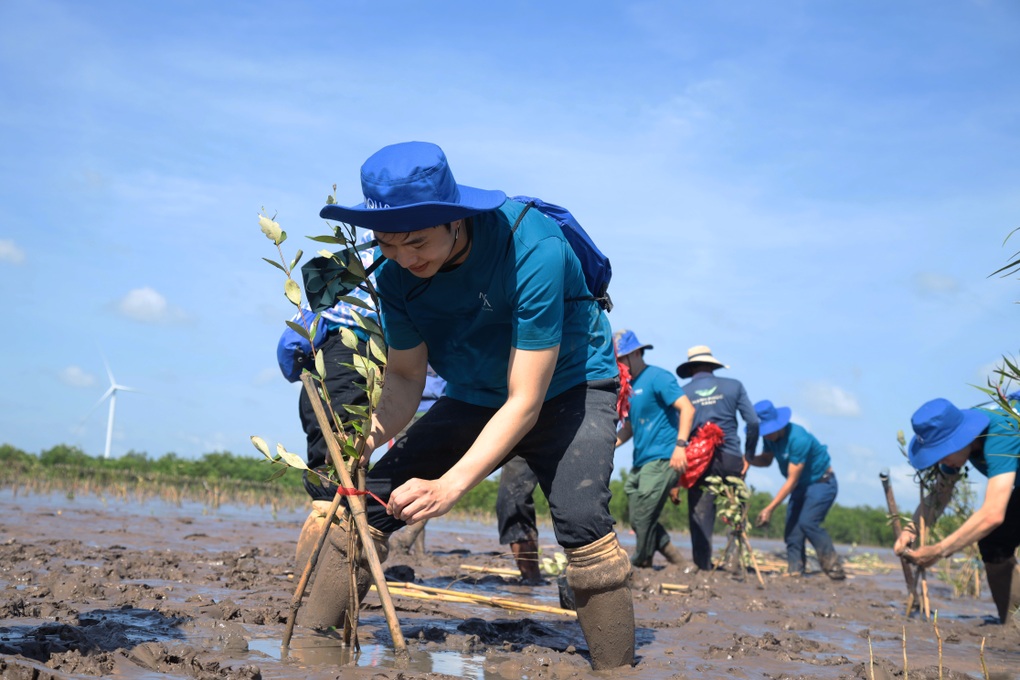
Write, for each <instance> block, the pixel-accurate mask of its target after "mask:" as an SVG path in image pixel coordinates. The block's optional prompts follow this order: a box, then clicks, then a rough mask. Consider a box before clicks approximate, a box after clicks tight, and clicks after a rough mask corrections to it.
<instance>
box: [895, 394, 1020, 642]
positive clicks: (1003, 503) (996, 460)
mask: <svg viewBox="0 0 1020 680" xmlns="http://www.w3.org/2000/svg"><path fill="white" fill-rule="evenodd" d="M1012 404H1013V406H1014V408H1015V407H1016V402H1012ZM911 425H912V426H913V428H914V435H915V436H914V437H913V438H912V439H911V440H910V446H909V447H908V449H907V456H908V459H909V460H910V464H911V465H912V466H914V468H915V469H917V470H926V469H928V468H930V467H932V466H933V465H938V471H937V477H936V484H935V488H934V490H933V492H932V493H931V494H930V495H929V496H928V497H926V498H925V499H924V500H923V501H922V502H921V505H920V506H919V507H918V508H917V511H916V512H915V513H914V521H913V523H911V525H910V526H908V527H907V528H905V529H904V530H903V532H902V533H901V534H900V537H899V538H898V539H897V541H896V546H895V551H896V553H897V554H899V555H903V556H904V557H906V558H907V559H909V560H910V561H911V562H913V563H914V564H917V565H918V566H920V567H929V566H931V565H933V564H935V563H936V562H938V561H939V559H941V558H943V557H949V556H950V555H952V554H953V553H955V552H957V551H959V550H962V549H963V548H965V547H966V546H968V545H971V544H972V543H975V542H976V543H977V545H978V550H980V551H981V559H982V560H983V561H984V563H985V576H986V577H987V579H988V589H989V590H990V591H991V593H992V600H994V601H995V606H996V609H998V612H999V620H1000V621H1001V622H1002V623H1006V622H1007V621H1008V620H1009V619H1010V618H1011V617H1013V616H1015V614H1016V609H1017V607H1020V567H1018V566H1017V561H1016V557H1015V554H1016V550H1017V547H1018V546H1020V494H1018V493H1017V490H1016V473H1017V467H1018V463H1020V428H1018V423H1017V420H1016V416H1015V415H1011V414H1008V413H1006V412H1005V411H1003V410H1001V409H994V410H991V411H984V410H982V409H976V408H972V409H964V410H960V409H958V408H957V407H956V406H954V405H953V404H952V402H950V401H948V400H946V399H932V400H931V401H929V402H926V403H925V404H923V405H922V406H921V408H919V409H917V411H916V412H915V413H914V415H913V417H912V418H911ZM968 463H970V464H971V465H972V466H974V469H975V470H977V471H978V472H979V473H981V474H982V475H984V476H985V477H987V478H988V485H987V486H986V487H985V500H984V502H983V503H981V507H980V508H978V509H977V510H975V511H974V513H973V514H972V515H971V516H970V517H968V518H967V519H966V521H964V523H963V524H962V525H960V528H958V529H957V530H956V531H954V532H953V533H951V534H949V535H948V536H946V537H945V538H943V539H942V540H941V541H938V542H936V543H932V544H931V545H926V546H924V547H923V548H922V547H917V548H914V547H911V546H912V544H913V542H914V539H916V538H917V524H918V520H919V518H920V517H922V516H923V517H924V519H925V522H926V523H927V526H931V525H932V524H933V523H934V522H935V520H936V519H938V517H939V515H940V514H941V513H942V511H943V510H944V509H945V506H946V504H947V503H948V501H949V499H950V498H951V497H952V492H953V487H954V486H955V484H956V482H957V481H959V480H960V479H961V477H963V474H962V471H963V467H964V466H965V465H966V464H968Z"/></svg>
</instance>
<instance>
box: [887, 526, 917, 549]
mask: <svg viewBox="0 0 1020 680" xmlns="http://www.w3.org/2000/svg"><path fill="white" fill-rule="evenodd" d="M915 538H917V536H916V535H915V534H914V532H913V531H908V530H906V529H904V530H903V531H901V532H900V536H899V538H897V539H896V543H895V544H894V545H893V552H894V553H896V554H897V555H903V553H905V552H906V551H907V550H909V549H910V546H911V545H913V543H914V539H915Z"/></svg>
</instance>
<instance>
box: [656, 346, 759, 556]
mask: <svg viewBox="0 0 1020 680" xmlns="http://www.w3.org/2000/svg"><path fill="white" fill-rule="evenodd" d="M720 368H729V366H726V365H725V364H723V363H722V362H721V361H719V360H718V359H716V358H715V357H714V356H712V350H711V349H709V348H708V346H706V345H696V346H694V347H691V348H690V349H689V350H687V361H685V362H684V363H682V364H680V365H679V366H677V367H676V374H677V375H678V376H680V378H681V379H687V378H690V382H688V383H687V384H686V385H684V394H686V395H687V397H688V398H689V399H690V400H691V403H692V404H694V409H695V411H694V432H695V434H696V435H699V434H700V429H701V427H702V426H703V425H704V424H705V423H715V424H716V425H718V426H719V427H720V428H721V429H722V431H723V441H722V443H721V444H720V445H719V446H717V447H716V448H715V450H714V452H713V453H712V460H711V462H710V463H709V464H708V468H707V469H706V470H705V474H704V475H702V476H701V478H700V479H699V480H698V481H696V482H695V483H694V485H693V486H691V488H690V490H689V491H688V493H687V518H688V522H689V524H690V529H691V554H692V556H693V558H694V564H695V566H697V567H698V569H702V570H709V569H711V568H712V533H713V532H714V531H715V514H716V507H715V494H714V493H712V492H711V491H710V490H709V485H708V483H707V482H706V481H705V480H706V479H707V478H708V477H712V476H718V477H722V478H723V479H726V477H741V478H742V477H743V476H744V473H745V472H747V459H750V458H751V456H753V455H754V450H755V448H756V447H757V445H758V416H757V415H755V413H754V407H753V406H752V405H751V400H750V399H749V398H748V396H747V390H745V389H744V385H743V384H742V383H741V382H740V381H739V380H734V379H733V378H720V377H716V376H715V371H716V370H718V369H720ZM738 413H739V414H740V416H741V418H743V420H744V424H745V425H746V426H747V441H746V442H745V447H744V453H743V456H744V457H742V456H741V451H740V434H739V432H738V431H737V414H738ZM733 546H734V547H736V543H733ZM738 554H739V551H737V550H733V551H732V553H731V555H732V556H733V557H734V558H735V557H736V555H738ZM729 561H730V560H727V562H729ZM737 567H738V565H736V564H733V565H729V564H727V568H730V569H736V568H737Z"/></svg>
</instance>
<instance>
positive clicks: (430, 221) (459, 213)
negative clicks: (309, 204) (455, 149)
mask: <svg viewBox="0 0 1020 680" xmlns="http://www.w3.org/2000/svg"><path fill="white" fill-rule="evenodd" d="M361 191H362V193H363V194H364V196H365V201H364V202H363V203H359V204H358V205H352V206H350V207H344V206H342V205H327V206H326V207H325V208H323V209H322V210H320V211H319V217H322V218H325V219H327V220H337V221H339V222H345V223H347V224H352V225H354V226H356V227H364V228H366V229H372V230H374V231H384V232H408V231H418V230H420V229H428V228H430V227H435V226H438V225H440V224H446V223H447V222H453V221H455V220H460V219H464V218H465V217H471V216H472V215H477V214H478V213H481V212H485V211H487V210H495V209H496V208H498V207H499V206H501V205H503V202H504V201H505V200H506V194H504V193H503V192H502V191H498V190H493V191H489V190H486V189H476V188H474V187H469V186H464V185H463V184H457V182H456V181H455V180H454V179H453V172H451V170H450V164H449V163H448V162H447V160H446V154H444V153H443V150H442V149H440V148H439V147H438V146H436V145H435V144H429V143H428V142H403V143H401V144H391V145H390V146H384V147H383V148H382V149H380V150H379V151H376V152H375V153H374V154H372V156H371V157H369V159H368V160H367V161H365V163H364V165H362V166H361Z"/></svg>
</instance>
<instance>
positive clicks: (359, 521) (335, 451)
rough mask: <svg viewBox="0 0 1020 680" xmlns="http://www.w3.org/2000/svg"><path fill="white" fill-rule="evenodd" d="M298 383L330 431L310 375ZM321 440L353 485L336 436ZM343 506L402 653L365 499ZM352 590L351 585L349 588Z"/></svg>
mask: <svg viewBox="0 0 1020 680" xmlns="http://www.w3.org/2000/svg"><path fill="white" fill-rule="evenodd" d="M301 383H302V384H303V385H304V386H305V391H306V392H307V393H308V400H309V401H310V402H312V410H314V411H315V419H316V420H317V421H318V423H319V427H320V428H321V429H322V431H323V433H327V432H328V433H330V434H332V433H333V427H332V426H331V425H330V422H329V420H328V419H327V418H326V412H325V409H323V407H322V400H321V399H320V398H319V393H318V390H316V388H315V383H313V382H312V375H311V374H310V373H308V372H307V371H306V372H304V373H302V374H301ZM325 440H326V446H327V447H328V448H329V455H330V458H331V459H332V461H333V467H334V468H336V471H337V473H338V474H339V475H340V482H341V483H342V484H343V485H344V486H345V487H347V488H354V483H353V482H352V481H351V474H350V472H349V471H348V470H347V466H346V465H345V464H344V459H343V455H342V454H341V452H340V447H339V445H338V444H337V441H336V437H335V436H327V437H325ZM347 507H348V508H349V509H350V512H351V515H352V516H353V517H354V524H355V526H356V527H357V528H358V535H359V536H360V537H361V549H362V550H364V551H365V558H366V559H367V561H368V566H369V571H370V572H371V574H372V580H373V581H374V582H375V584H376V586H377V587H378V590H379V600H380V601H381V602H382V608H383V613H384V614H385V615H386V624H387V626H389V629H390V636H391V637H392V638H393V650H394V651H395V652H396V653H397V654H398V655H406V654H407V643H406V642H404V634H403V633H402V632H401V631H400V621H399V620H398V619H397V612H396V609H394V607H393V600H392V598H390V593H389V591H388V590H387V589H386V576H385V575H383V570H382V564H381V563H380V562H379V555H378V553H376V551H375V543H374V542H373V541H372V535H371V533H369V530H368V519H367V518H366V517H365V501H364V499H363V497H362V496H348V497H347ZM329 526H330V524H329V522H327V523H326V525H325V527H324V529H323V533H324V534H325V532H327V531H329ZM352 563H353V562H352ZM352 590H354V589H353V588H352Z"/></svg>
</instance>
